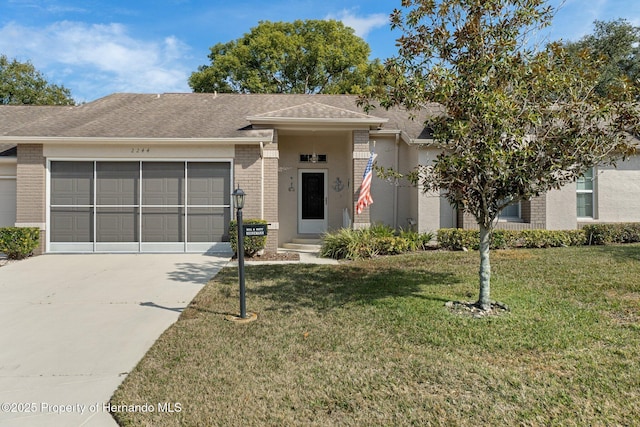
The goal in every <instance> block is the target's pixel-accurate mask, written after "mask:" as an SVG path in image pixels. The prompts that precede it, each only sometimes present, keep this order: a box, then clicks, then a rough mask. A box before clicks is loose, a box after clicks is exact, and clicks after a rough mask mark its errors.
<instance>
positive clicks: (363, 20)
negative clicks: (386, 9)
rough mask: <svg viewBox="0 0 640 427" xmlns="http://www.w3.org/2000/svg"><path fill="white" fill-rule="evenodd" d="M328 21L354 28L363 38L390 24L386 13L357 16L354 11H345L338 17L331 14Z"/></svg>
mask: <svg viewBox="0 0 640 427" xmlns="http://www.w3.org/2000/svg"><path fill="white" fill-rule="evenodd" d="M326 19H336V20H338V21H342V23H343V24H344V25H346V26H347V27H351V28H353V29H354V30H355V32H356V35H358V36H359V37H362V38H366V37H367V34H369V32H370V31H372V30H374V29H376V28H380V27H384V26H387V25H388V24H389V15H388V14H386V13H375V14H372V15H367V16H356V15H355V14H354V13H353V11H351V10H347V9H343V10H342V11H340V12H339V13H338V14H337V15H334V14H329V15H328V16H327V17H326Z"/></svg>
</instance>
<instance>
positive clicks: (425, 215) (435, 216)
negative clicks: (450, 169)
mask: <svg viewBox="0 0 640 427" xmlns="http://www.w3.org/2000/svg"><path fill="white" fill-rule="evenodd" d="M418 153H419V159H418V161H419V162H420V164H421V165H428V164H430V163H432V162H433V161H434V160H435V158H436V156H437V155H438V154H439V153H440V150H438V149H435V148H424V149H420V150H419V152H418ZM417 197H418V224H419V227H418V230H419V231H420V232H428V231H436V230H438V229H439V228H451V227H455V226H456V212H455V210H454V209H453V207H452V206H451V205H450V204H449V202H448V201H447V199H445V198H444V197H443V196H442V192H437V191H430V192H428V193H424V192H423V191H422V187H419V188H418V193H417Z"/></svg>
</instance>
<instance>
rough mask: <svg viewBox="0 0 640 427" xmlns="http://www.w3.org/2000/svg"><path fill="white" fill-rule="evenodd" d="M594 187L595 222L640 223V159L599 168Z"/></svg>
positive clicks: (631, 159) (637, 157)
mask: <svg viewBox="0 0 640 427" xmlns="http://www.w3.org/2000/svg"><path fill="white" fill-rule="evenodd" d="M594 188H595V191H594V197H595V200H594V206H595V209H594V210H595V220H596V221H598V222H632V221H636V222H637V221H640V156H634V157H631V158H629V159H627V160H625V161H620V162H618V164H617V167H615V168H614V167H613V166H598V167H597V168H596V174H595V185H594Z"/></svg>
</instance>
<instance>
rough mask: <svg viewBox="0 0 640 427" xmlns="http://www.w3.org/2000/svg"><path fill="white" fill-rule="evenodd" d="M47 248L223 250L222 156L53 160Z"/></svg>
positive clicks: (225, 184) (226, 211) (226, 182)
mask: <svg viewBox="0 0 640 427" xmlns="http://www.w3.org/2000/svg"><path fill="white" fill-rule="evenodd" d="M50 182H51V186H50V189H51V191H50V246H49V248H50V250H51V251H52V252H205V251H209V250H216V249H220V250H226V249H227V248H228V243H227V244H221V243H223V242H228V240H229V239H228V224H229V220H230V219H231V206H230V202H231V196H230V191H231V185H230V183H231V165H230V163H229V162H191V161H185V162H153V161H140V162H127V161H122V162H112V161H52V162H51V163H50Z"/></svg>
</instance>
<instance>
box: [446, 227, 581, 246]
mask: <svg viewBox="0 0 640 427" xmlns="http://www.w3.org/2000/svg"><path fill="white" fill-rule="evenodd" d="M586 241H587V237H586V234H585V232H584V231H583V230H520V231H516V230H494V231H493V233H492V234H491V248H492V249H506V248H550V247H558V246H580V245H584V244H585V243H586ZM438 243H439V245H440V247H441V248H443V249H448V250H458V251H459V250H462V249H463V248H467V249H474V250H477V249H478V247H479V246H480V232H479V231H478V230H467V229H460V228H442V229H440V230H438Z"/></svg>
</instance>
